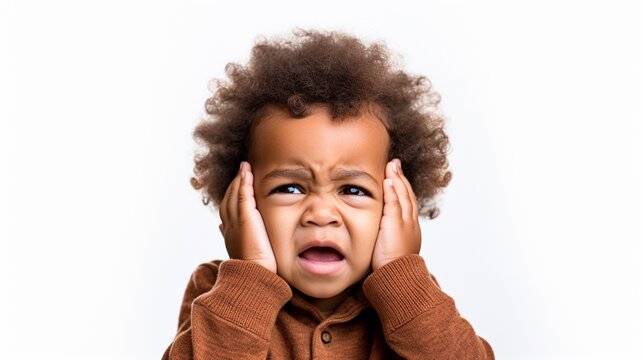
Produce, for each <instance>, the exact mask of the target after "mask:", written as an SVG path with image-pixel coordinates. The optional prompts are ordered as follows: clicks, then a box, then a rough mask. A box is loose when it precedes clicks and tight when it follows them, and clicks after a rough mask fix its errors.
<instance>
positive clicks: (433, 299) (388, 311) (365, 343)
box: [163, 255, 494, 360]
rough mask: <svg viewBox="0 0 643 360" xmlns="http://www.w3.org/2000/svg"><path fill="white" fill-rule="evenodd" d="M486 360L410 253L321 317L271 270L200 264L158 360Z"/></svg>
mask: <svg viewBox="0 0 643 360" xmlns="http://www.w3.org/2000/svg"><path fill="white" fill-rule="evenodd" d="M399 357H401V358H407V359H459V360H463V359H493V358H494V355H493V351H492V350H491V347H490V346H489V344H488V343H487V342H486V341H485V340H484V339H482V338H480V337H478V336H477V335H476V334H475V332H474V330H473V328H472V327H471V325H470V324H469V323H468V322H467V321H466V320H464V319H463V318H462V317H460V315H459V313H458V311H457V310H456V308H455V304H454V302H453V299H451V298H450V297H449V296H448V295H446V294H445V293H443V292H442V291H441V290H440V288H439V287H438V285H437V283H436V282H434V281H433V280H432V277H431V275H430V274H429V272H428V270H427V268H426V265H425V264H424V260H423V259H422V258H421V257H420V256H418V255H410V256H406V257H404V258H401V259H398V260H395V261H393V262H391V263H389V264H387V265H385V266H384V267H382V268H381V269H379V270H377V271H375V272H373V273H372V274H370V275H369V276H368V277H367V278H366V279H365V280H364V283H363V284H362V288H361V290H358V291H356V293H355V294H354V295H353V296H351V297H349V298H347V299H346V300H345V301H344V302H343V303H342V304H341V305H340V306H339V307H338V308H337V310H336V311H335V313H333V314H332V315H331V316H329V317H327V318H323V317H322V315H321V313H320V312H319V311H318V310H317V309H316V308H315V307H314V306H313V305H312V304H310V303H309V302H308V301H306V300H305V299H304V298H303V297H302V296H300V295H299V294H297V293H295V294H293V292H292V291H291V288H290V286H288V284H287V283H286V282H285V281H284V280H283V279H282V278H280V277H279V276H277V275H276V274H274V273H272V272H270V271H269V270H266V269H264V268H263V267H261V266H260V265H257V264H254V263H252V262H248V261H242V260H228V261H225V262H221V261H213V262H211V263H206V264H202V265H200V266H199V267H198V268H197V269H196V270H195V271H194V273H193V274H192V278H191V280H190V283H189V284H188V286H187V289H186V290H185V295H184V298H183V303H182V304H181V313H180V315H179V328H178V332H177V335H176V337H175V338H174V341H173V342H172V344H171V345H170V346H169V347H168V349H167V350H166V352H165V354H164V355H163V359H164V360H178V359H265V358H271V359H388V358H399Z"/></svg>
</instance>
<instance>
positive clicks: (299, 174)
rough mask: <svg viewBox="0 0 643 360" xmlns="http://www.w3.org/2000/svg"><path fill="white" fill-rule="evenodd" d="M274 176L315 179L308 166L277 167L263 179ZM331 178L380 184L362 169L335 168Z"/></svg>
mask: <svg viewBox="0 0 643 360" xmlns="http://www.w3.org/2000/svg"><path fill="white" fill-rule="evenodd" d="M272 178H288V179H293V178H295V179H301V180H306V181H311V180H313V174H312V172H311V171H310V170H308V169H306V168H303V167H301V168H296V169H275V170H273V171H271V172H269V173H268V174H266V175H265V176H264V177H263V178H262V181H266V180H269V179H272ZM330 179H331V180H333V181H336V180H348V179H366V180H368V181H370V182H372V183H373V184H379V183H378V181H377V180H375V178H374V177H373V176H371V174H369V173H367V172H366V171H362V170H353V169H343V168H339V169H335V170H333V172H332V173H331V174H330Z"/></svg>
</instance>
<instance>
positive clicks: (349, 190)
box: [340, 185, 371, 196]
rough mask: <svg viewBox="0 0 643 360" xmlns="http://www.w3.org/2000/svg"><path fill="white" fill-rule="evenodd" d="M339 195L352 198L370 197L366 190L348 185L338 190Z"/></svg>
mask: <svg viewBox="0 0 643 360" xmlns="http://www.w3.org/2000/svg"><path fill="white" fill-rule="evenodd" d="M340 194H341V195H352V196H371V193H370V192H368V190H366V189H363V188H361V187H359V186H353V185H348V186H344V187H343V188H342V189H341V190H340Z"/></svg>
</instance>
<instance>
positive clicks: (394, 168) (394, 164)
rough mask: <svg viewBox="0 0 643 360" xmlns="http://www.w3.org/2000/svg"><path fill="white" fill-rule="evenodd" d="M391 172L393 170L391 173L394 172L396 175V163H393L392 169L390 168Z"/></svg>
mask: <svg viewBox="0 0 643 360" xmlns="http://www.w3.org/2000/svg"><path fill="white" fill-rule="evenodd" d="M392 170H393V172H394V173H396V174H397V163H396V162H395V161H393V168H392Z"/></svg>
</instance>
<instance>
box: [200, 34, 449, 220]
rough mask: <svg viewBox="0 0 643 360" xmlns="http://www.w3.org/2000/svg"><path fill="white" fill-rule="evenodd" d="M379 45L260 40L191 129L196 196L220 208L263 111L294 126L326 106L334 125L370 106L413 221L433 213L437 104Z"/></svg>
mask: <svg viewBox="0 0 643 360" xmlns="http://www.w3.org/2000/svg"><path fill="white" fill-rule="evenodd" d="M397 63H398V61H396V59H395V58H392V57H391V56H390V51H389V50H388V49H387V48H386V46H384V45H383V44H381V43H371V44H367V43H365V42H363V41H360V40H359V39H357V38H355V37H353V36H351V35H349V34H345V33H340V32H319V31H302V30H298V31H295V32H294V33H293V34H292V36H287V37H285V38H275V39H266V40H262V41H260V42H258V43H257V44H256V45H255V46H254V47H253V49H252V52H251V56H250V59H249V61H248V63H246V64H243V65H242V64H234V63H230V64H228V65H227V66H226V74H227V79H225V80H224V79H221V80H218V81H215V82H213V84H214V85H215V86H214V89H213V91H214V93H213V94H212V97H210V98H209V99H208V100H207V101H206V106H205V108H206V112H207V113H208V116H207V117H206V118H205V119H204V120H203V121H202V122H201V123H200V124H199V125H198V126H197V128H196V130H195V132H194V137H195V139H196V140H197V142H198V144H199V145H200V149H199V151H197V153H196V155H195V159H194V160H195V167H194V175H195V176H194V177H193V178H192V179H190V181H191V184H192V186H193V187H194V188H195V189H201V190H202V192H203V201H204V203H205V204H208V203H210V202H213V203H214V204H215V205H217V206H219V205H220V204H221V201H223V197H224V195H225V192H226V190H227V188H228V185H230V183H231V182H232V179H233V178H234V177H235V176H236V175H237V172H238V169H239V164H240V163H241V161H244V160H248V158H249V153H248V150H249V142H248V139H249V136H250V135H251V130H252V129H253V127H254V126H255V125H256V122H257V120H258V119H262V118H264V117H265V114H264V113H263V110H264V109H265V108H266V107H269V106H279V107H281V108H283V109H287V110H288V111H289V112H290V114H291V115H292V116H293V117H297V118H303V117H306V116H308V115H309V110H310V108H311V107H314V106H316V105H317V104H324V105H325V106H327V107H328V109H329V111H330V114H331V116H332V118H333V119H335V120H336V121H342V120H343V119H345V118H347V117H353V116H356V115H358V114H359V112H360V110H361V109H362V106H363V105H364V104H376V105H377V107H378V118H380V119H382V120H383V121H384V123H385V124H386V128H387V130H388V134H389V136H390V146H389V153H388V159H394V158H398V159H400V160H401V162H402V167H403V168H404V175H405V177H406V178H407V179H408V180H409V182H410V183H411V185H412V186H413V189H414V190H415V195H416V198H417V203H418V205H419V210H420V216H429V217H430V218H434V217H436V216H437V215H438V213H439V211H438V209H437V208H436V206H435V205H436V204H435V202H434V201H433V200H434V196H435V195H436V194H437V193H439V192H440V191H441V190H442V188H444V187H445V186H447V184H448V183H449V180H450V179H451V172H450V171H449V169H448V167H449V163H448V161H447V157H446V156H447V153H448V151H449V139H448V137H447V135H446V134H445V132H444V118H443V116H442V115H441V114H440V112H439V111H438V105H439V103H440V97H439V95H438V94H437V93H436V92H435V91H433V89H432V87H431V83H430V81H429V80H428V79H427V78H426V77H424V76H414V75H411V74H408V73H407V72H405V71H404V70H403V69H401V68H399V67H398V66H397Z"/></svg>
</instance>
